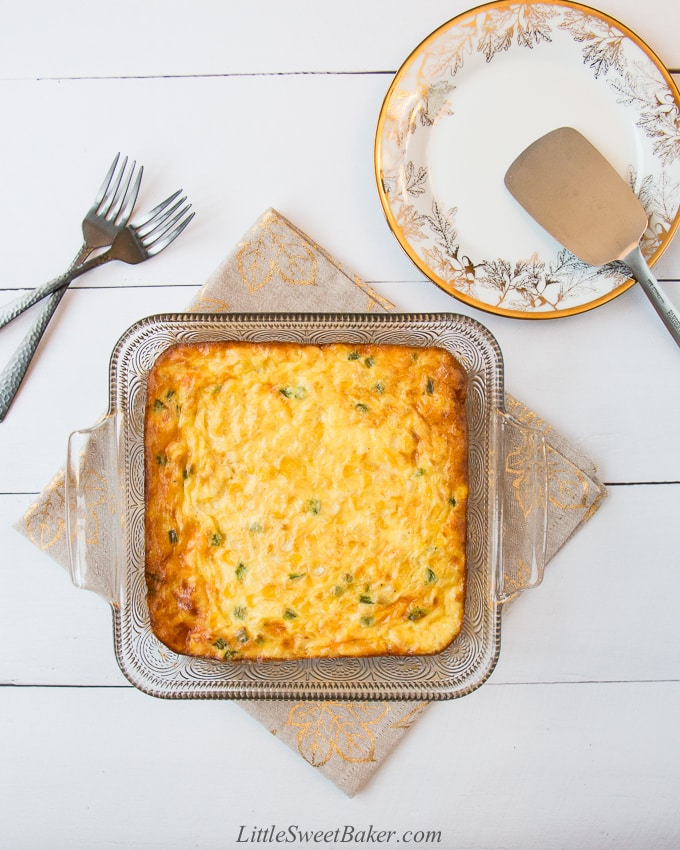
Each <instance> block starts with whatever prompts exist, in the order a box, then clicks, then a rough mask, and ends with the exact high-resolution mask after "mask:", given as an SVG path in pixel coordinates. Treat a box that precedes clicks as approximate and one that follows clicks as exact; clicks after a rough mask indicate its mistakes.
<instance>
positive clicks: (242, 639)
mask: <svg viewBox="0 0 680 850" xmlns="http://www.w3.org/2000/svg"><path fill="white" fill-rule="evenodd" d="M234 637H235V638H236V640H237V641H238V643H248V639H249V637H248V632H247V630H246V629H239V630H238V631H237V632H236V634H235V635H234Z"/></svg>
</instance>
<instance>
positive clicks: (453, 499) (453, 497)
mask: <svg viewBox="0 0 680 850" xmlns="http://www.w3.org/2000/svg"><path fill="white" fill-rule="evenodd" d="M449 504H450V505H451V507H452V508H455V507H456V505H457V504H458V502H457V501H456V497H455V496H451V498H450V499H449Z"/></svg>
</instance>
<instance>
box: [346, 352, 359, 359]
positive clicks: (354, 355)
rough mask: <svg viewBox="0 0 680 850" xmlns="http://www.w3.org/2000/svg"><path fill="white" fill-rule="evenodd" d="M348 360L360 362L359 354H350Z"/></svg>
mask: <svg viewBox="0 0 680 850" xmlns="http://www.w3.org/2000/svg"><path fill="white" fill-rule="evenodd" d="M347 359H348V360H358V359H359V352H358V351H352V352H351V353H350V354H348V355H347Z"/></svg>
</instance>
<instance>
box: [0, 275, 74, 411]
mask: <svg viewBox="0 0 680 850" xmlns="http://www.w3.org/2000/svg"><path fill="white" fill-rule="evenodd" d="M65 292H66V286H62V288H61V289H57V290H56V292H53V293H52V294H51V295H50V296H49V300H48V301H47V303H46V304H45V306H44V307H43V308H42V311H41V313H40V315H39V316H38V318H37V319H36V320H35V322H34V323H33V325H32V326H31V329H30V330H29V332H28V333H27V334H26V336H25V337H24V338H23V340H22V341H21V343H20V344H19V347H18V348H17V350H16V351H15V352H14V354H13V355H12V356H11V357H10V359H9V361H8V363H7V365H6V366H5V368H4V369H3V370H2V372H0V422H2V421H3V420H4V418H5V416H6V415H7V411H8V410H9V409H10V407H11V405H12V402H13V401H14V398H15V396H16V394H17V392H18V391H19V387H20V386H21V382H22V381H23V379H24V377H25V375H26V372H27V371H28V367H29V366H30V364H31V360H32V359H33V355H34V354H35V352H36V350H37V348H38V345H39V344H40V340H41V339H42V336H43V334H44V333H45V329H46V328H47V326H48V324H49V323H50V319H51V318H52V316H53V315H54V311H55V310H56V309H57V307H58V306H59V302H60V301H61V299H62V298H63V297H64V293H65Z"/></svg>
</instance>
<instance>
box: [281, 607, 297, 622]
mask: <svg viewBox="0 0 680 850" xmlns="http://www.w3.org/2000/svg"><path fill="white" fill-rule="evenodd" d="M296 617H297V614H296V613H295V611H292V610H291V609H290V608H286V610H285V611H284V612H283V619H284V620H294V619H295V618H296Z"/></svg>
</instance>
